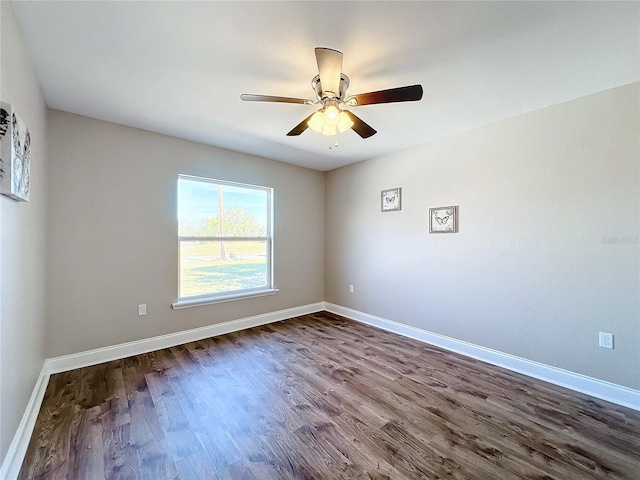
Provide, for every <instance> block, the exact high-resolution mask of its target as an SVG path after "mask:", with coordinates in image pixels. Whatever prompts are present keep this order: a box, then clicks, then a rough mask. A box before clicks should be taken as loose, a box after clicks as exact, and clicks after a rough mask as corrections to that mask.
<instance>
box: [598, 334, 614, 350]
mask: <svg viewBox="0 0 640 480" xmlns="http://www.w3.org/2000/svg"><path fill="white" fill-rule="evenodd" d="M598 345H600V346H601V347H604V348H613V333H605V332H600V334H599V343H598Z"/></svg>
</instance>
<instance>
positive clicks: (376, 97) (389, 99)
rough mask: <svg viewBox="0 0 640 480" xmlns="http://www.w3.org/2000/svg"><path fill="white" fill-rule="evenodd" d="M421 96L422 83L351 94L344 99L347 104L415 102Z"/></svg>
mask: <svg viewBox="0 0 640 480" xmlns="http://www.w3.org/2000/svg"><path fill="white" fill-rule="evenodd" d="M421 98H422V85H410V86H407V87H397V88H390V89H388V90H378V91H377V92H369V93H361V94H359V95H352V96H350V97H349V98H347V99H346V103H347V105H350V106H352V107H355V106H359V105H371V104H373V103H394V102H415V101H417V100H420V99H421Z"/></svg>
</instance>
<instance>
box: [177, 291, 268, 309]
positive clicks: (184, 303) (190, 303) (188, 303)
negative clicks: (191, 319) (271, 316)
mask: <svg viewBox="0 0 640 480" xmlns="http://www.w3.org/2000/svg"><path fill="white" fill-rule="evenodd" d="M279 291H280V290H279V289H277V288H269V289H265V290H258V291H255V292H251V293H236V294H231V295H225V296H220V297H204V298H193V299H186V300H178V301H177V302H176V303H172V304H171V308H173V309H174V310H180V309H182V308H191V307H199V306H201V305H213V304H214V303H223V302H233V301H235V300H244V299H246V298H253V297H265V296H267V295H275V294H276V293H278V292H279Z"/></svg>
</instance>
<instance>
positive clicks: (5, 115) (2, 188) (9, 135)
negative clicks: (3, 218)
mask: <svg viewBox="0 0 640 480" xmlns="http://www.w3.org/2000/svg"><path fill="white" fill-rule="evenodd" d="M30 152H31V133H30V132H29V129H28V128H27V126H26V125H25V124H24V122H23V121H22V119H21V118H20V117H19V116H18V114H17V113H16V112H15V110H14V108H13V106H12V105H11V104H9V103H5V102H0V169H1V170H2V171H1V172H0V193H2V194H3V195H6V196H8V197H11V198H13V199H14V200H18V201H19V202H28V201H29V180H30V174H31V164H30V158H29V155H30Z"/></svg>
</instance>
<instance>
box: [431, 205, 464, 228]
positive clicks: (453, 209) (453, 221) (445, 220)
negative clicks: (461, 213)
mask: <svg viewBox="0 0 640 480" xmlns="http://www.w3.org/2000/svg"><path fill="white" fill-rule="evenodd" d="M457 231H458V207H457V206H453V205H452V206H450V207H435V208H430V209H429V233H456V232H457Z"/></svg>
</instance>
